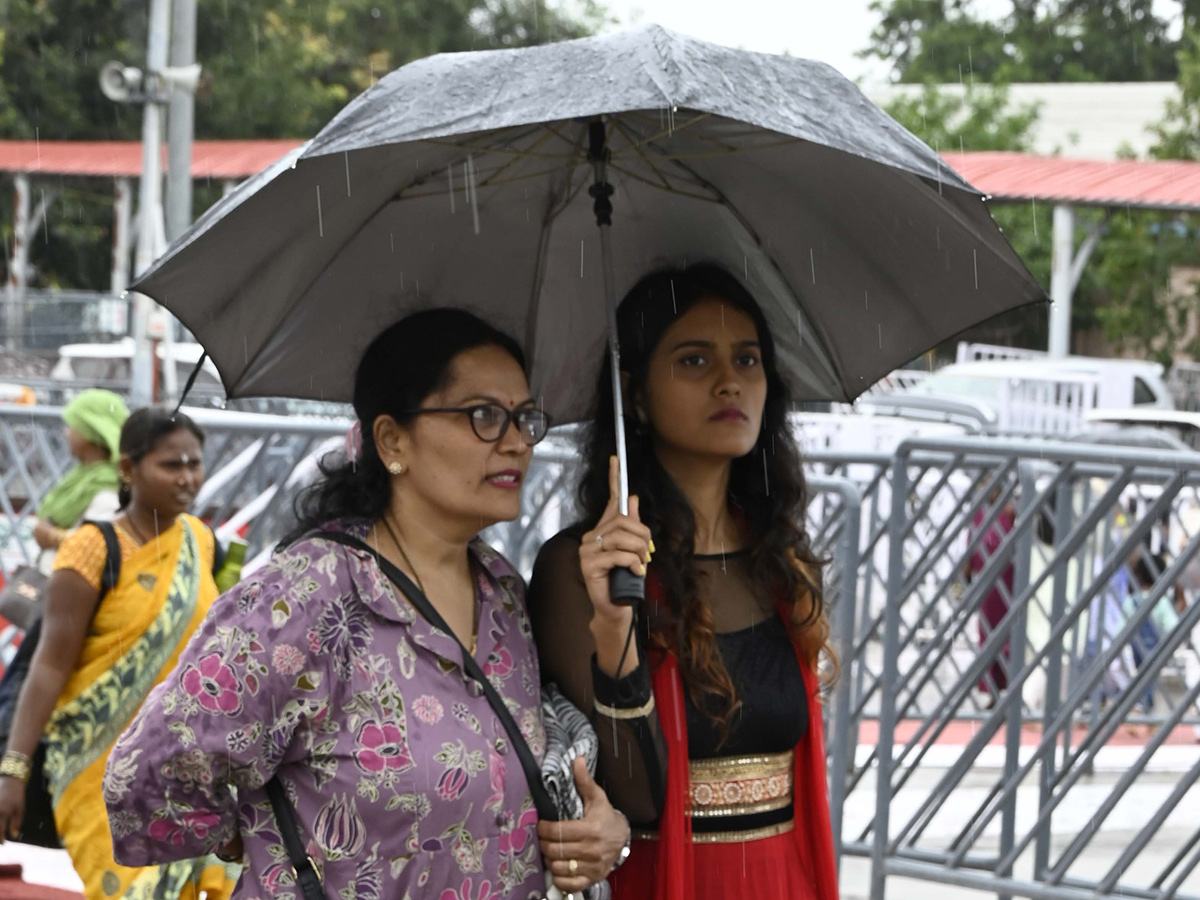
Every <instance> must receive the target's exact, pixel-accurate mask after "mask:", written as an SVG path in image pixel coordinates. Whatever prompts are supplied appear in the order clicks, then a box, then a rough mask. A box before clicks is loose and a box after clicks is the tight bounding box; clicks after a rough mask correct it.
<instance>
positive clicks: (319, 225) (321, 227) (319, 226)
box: [317, 184, 325, 237]
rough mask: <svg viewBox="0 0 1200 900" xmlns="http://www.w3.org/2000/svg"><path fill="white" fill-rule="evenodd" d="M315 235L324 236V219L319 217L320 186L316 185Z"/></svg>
mask: <svg viewBox="0 0 1200 900" xmlns="http://www.w3.org/2000/svg"><path fill="white" fill-rule="evenodd" d="M317 236H318V237H325V220H324V219H323V218H322V217H321V186H320V185H319V184H318V185H317Z"/></svg>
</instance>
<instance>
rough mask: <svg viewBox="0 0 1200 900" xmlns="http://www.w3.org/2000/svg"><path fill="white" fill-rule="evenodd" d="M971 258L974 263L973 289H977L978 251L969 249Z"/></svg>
mask: <svg viewBox="0 0 1200 900" xmlns="http://www.w3.org/2000/svg"><path fill="white" fill-rule="evenodd" d="M971 260H972V261H973V262H974V264H975V290H979V251H978V250H976V249H974V248H972V249H971Z"/></svg>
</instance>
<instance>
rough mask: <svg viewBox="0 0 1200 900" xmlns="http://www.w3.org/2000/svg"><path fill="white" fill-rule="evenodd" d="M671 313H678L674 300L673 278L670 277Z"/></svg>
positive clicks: (677, 305)
mask: <svg viewBox="0 0 1200 900" xmlns="http://www.w3.org/2000/svg"><path fill="white" fill-rule="evenodd" d="M671 313H672V314H673V315H676V316H677V315H679V304H677V303H676V302H675V279H674V278H672V279H671Z"/></svg>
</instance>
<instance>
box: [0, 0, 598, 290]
mask: <svg viewBox="0 0 1200 900" xmlns="http://www.w3.org/2000/svg"><path fill="white" fill-rule="evenodd" d="M199 6H200V9H199V15H198V17H197V18H198V21H197V32H196V44H197V46H196V58H197V59H198V60H199V61H200V62H201V63H202V64H203V66H204V69H205V71H206V76H205V80H204V83H203V85H202V88H201V90H200V92H199V93H198V95H197V98H196V136H197V138H201V139H204V138H209V139H212V138H307V137H311V136H312V135H313V134H315V133H316V132H317V130H319V129H320V127H321V126H322V125H324V124H325V123H326V122H327V121H329V119H331V118H332V117H333V115H334V114H335V113H336V112H337V111H338V110H339V109H341V108H342V107H343V106H344V105H345V104H346V102H347V101H349V100H350V99H351V98H352V97H354V96H355V95H357V94H358V93H360V92H361V91H363V90H364V89H365V88H367V87H368V86H370V85H371V84H372V83H373V82H374V81H375V80H376V79H377V78H379V77H380V76H381V75H383V74H385V73H386V72H388V71H390V70H391V69H394V68H397V67H399V66H401V65H403V64H404V63H406V62H410V61H412V60H414V59H418V58H420V57H423V56H428V55H429V54H432V53H438V52H444V51H461V50H481V49H489V48H499V47H519V46H527V45H531V44H538V43H545V42H548V41H556V40H563V39H567V38H575V37H582V36H584V35H586V34H589V33H591V32H593V31H595V30H596V29H597V28H599V27H600V26H601V25H603V24H604V23H605V22H606V17H605V13H604V11H603V9H602V8H601V7H600V6H599V5H598V3H597V2H596V0H203V2H201V3H200V4H199ZM148 7H149V3H148V2H147V0H0V139H9V140H13V139H17V140H34V139H40V140H137V139H139V138H140V136H141V110H140V108H139V107H137V106H133V105H125V104H119V103H113V102H112V101H110V100H108V99H107V98H105V97H104V95H103V94H101V92H100V88H99V81H98V76H99V71H100V67H101V66H102V65H103V64H104V63H105V62H107V61H109V60H114V59H115V60H121V61H123V62H126V63H127V64H129V65H137V66H141V65H142V64H143V61H144V59H145V54H146V29H147V16H148ZM47 187H48V189H49V190H50V191H52V192H53V194H54V196H56V198H57V199H56V200H55V201H54V202H53V203H52V204H51V206H50V213H49V215H48V217H47V227H46V228H45V229H44V230H43V232H42V233H41V234H39V239H38V240H35V241H34V242H33V244H32V245H31V254H32V261H33V263H34V266H35V270H36V276H35V278H34V280H33V284H35V285H38V286H43V287H54V286H64V287H76V288H86V289H103V288H105V287H106V286H107V282H108V271H109V254H110V247H111V227H112V224H111V223H112V187H111V184H109V183H106V182H103V181H98V180H86V179H60V180H59V181H58V182H57V183H55V184H50V185H47V184H46V183H45V182H40V183H39V185H38V186H37V188H36V190H35V203H36V200H37V197H38V196H40V195H37V191H39V190H40V189H41V188H47ZM217 196H219V193H218V191H217V190H216V189H215V188H214V189H210V188H206V187H205V186H203V185H200V186H198V189H197V202H196V212H197V214H198V213H199V212H201V211H202V210H203V209H204V208H205V206H207V205H208V204H209V203H212V202H213V201H214V200H215V199H216V198H217ZM11 215H12V211H11V207H9V206H8V205H7V204H0V232H2V233H3V237H4V240H5V241H6V242H11V240H12V223H11Z"/></svg>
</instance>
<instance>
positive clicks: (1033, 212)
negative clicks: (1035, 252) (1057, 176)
mask: <svg viewBox="0 0 1200 900" xmlns="http://www.w3.org/2000/svg"><path fill="white" fill-rule="evenodd" d="M1029 208H1030V214H1031V215H1032V216H1033V237H1034V240H1036V239H1037V236H1038V233H1037V198H1036V197H1034V198H1033V199H1032V200H1030V201H1029Z"/></svg>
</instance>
